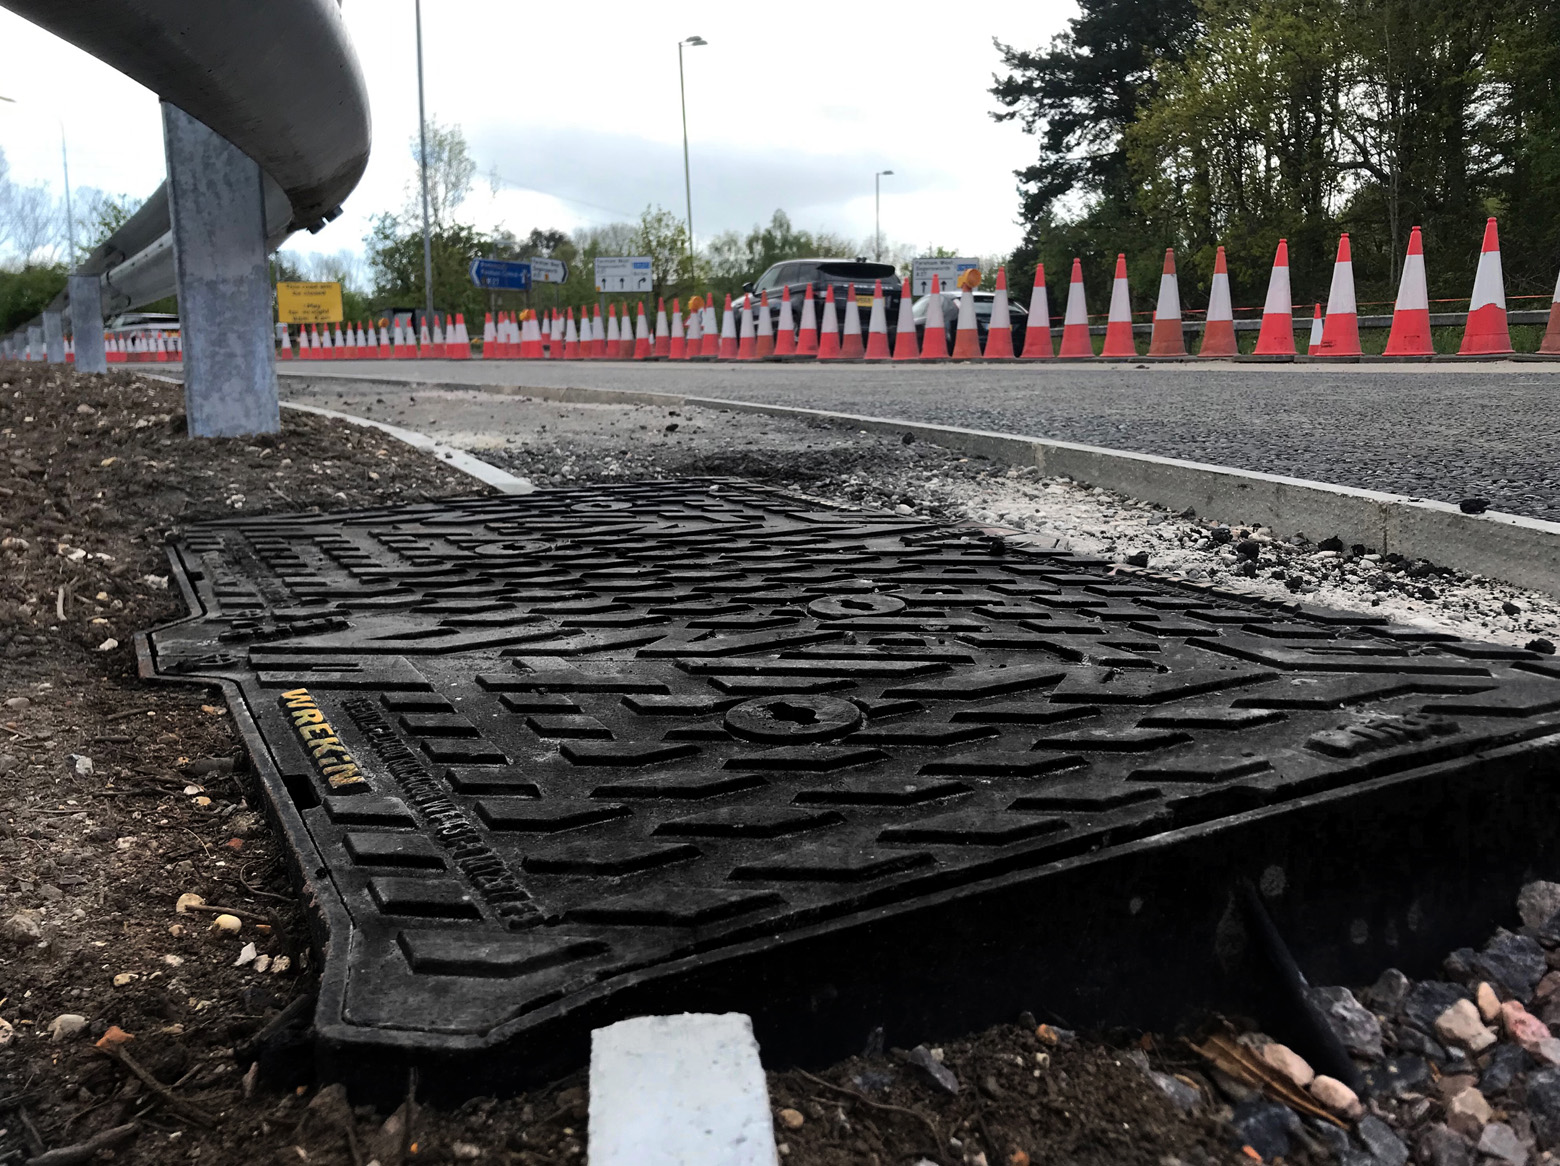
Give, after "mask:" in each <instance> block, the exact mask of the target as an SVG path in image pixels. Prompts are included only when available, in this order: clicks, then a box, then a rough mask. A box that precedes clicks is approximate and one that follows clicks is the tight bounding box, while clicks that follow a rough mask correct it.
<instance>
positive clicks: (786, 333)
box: [774, 288, 796, 357]
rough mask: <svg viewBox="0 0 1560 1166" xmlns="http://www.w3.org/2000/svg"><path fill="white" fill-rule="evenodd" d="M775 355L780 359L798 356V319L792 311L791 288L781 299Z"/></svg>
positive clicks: (776, 324) (776, 326) (776, 328)
mask: <svg viewBox="0 0 1560 1166" xmlns="http://www.w3.org/2000/svg"><path fill="white" fill-rule="evenodd" d="M774 355H776V356H780V357H792V356H795V355H796V317H795V315H794V314H793V313H792V311H791V290H790V289H789V288H787V289H785V294H784V295H782V296H781V297H780V319H779V320H778V321H776V323H775V351H774Z"/></svg>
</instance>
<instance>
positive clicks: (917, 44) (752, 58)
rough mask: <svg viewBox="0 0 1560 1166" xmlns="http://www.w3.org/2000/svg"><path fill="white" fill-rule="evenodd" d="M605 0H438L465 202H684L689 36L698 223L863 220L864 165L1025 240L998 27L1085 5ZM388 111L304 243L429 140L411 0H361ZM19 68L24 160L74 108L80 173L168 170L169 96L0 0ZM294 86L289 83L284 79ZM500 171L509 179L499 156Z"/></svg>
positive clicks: (935, 219) (960, 218) (918, 231)
mask: <svg viewBox="0 0 1560 1166" xmlns="http://www.w3.org/2000/svg"><path fill="white" fill-rule="evenodd" d="M674 9H677V10H679V11H681V10H683V9H684V6H673V5H664V4H620V3H611V2H601V0H597V2H596V3H591V4H585V5H579V6H573V7H564V6H558V5H553V6H535V7H533V6H529V5H526V6H521V5H516V4H513V3H505V2H500V0H429V2H428V3H427V4H425V5H424V6H423V53H424V65H425V71H426V83H427V102H428V113H429V116H430V117H436V118H438V119H439V120H441V121H444V122H454V123H458V124H459V125H460V126H461V127H462V128H463V129H464V130H465V133H466V136H467V139H468V141H469V142H470V146H471V152H472V154H473V156H474V157H475V159H476V162H477V167H478V179H477V183H476V187H475V189H474V190H473V192H472V196H471V198H470V200H469V202H468V204H467V207H466V208H465V211H466V216H467V217H469V218H470V219H472V220H474V221H475V222H476V223H477V224H478V225H479V226H481V227H484V228H486V227H492V226H495V225H498V224H503V225H505V226H507V227H509V228H510V229H511V230H513V231H515V232H516V233H517V234H524V233H525V232H527V231H529V230H530V229H531V228H532V227H559V228H562V229H565V230H572V229H574V228H576V227H580V226H584V225H589V224H595V223H604V222H611V221H615V220H622V219H628V218H633V217H636V216H637V215H638V213H639V211H641V210H642V209H643V208H644V207H645V206H646V205H647V204H660V205H662V206H665V207H668V208H670V209H672V210H674V211H675V212H677V213H678V214H679V215H681V214H682V213H683V209H684V198H683V183H682V177H683V175H682V156H681V155H682V150H681V144H682V135H681V123H680V120H679V112H678V93H677V48H676V44H677V41H678V40H679V39H680V38H682V37H686V36H691V35H695V34H697V35H699V36H702V37H704V38H705V40H707V41H708V42H709V44H708V46H707V47H703V48H690V49H685V50H684V52H685V54H686V58H685V60H686V67H687V84H688V134H689V141H690V149H691V152H692V170H693V221H694V228H695V232H696V234H697V235H698V236H699V237H700V238H703V237H707V236H708V235H709V234H710V233H713V232H716V231H722V230H726V229H728V228H737V229H739V230H745V229H747V228H749V227H751V226H752V225H753V224H754V223H756V222H760V221H767V220H768V219H769V216H770V214H771V213H772V212H773V211H774V210H775V208H776V207H783V208H784V209H785V210H786V211H788V212H789V213H790V215H791V217H792V219H793V221H794V222H795V223H796V224H797V225H798V226H801V227H807V228H812V229H829V230H833V231H837V232H841V233H844V234H847V235H850V236H853V237H860V238H862V239H866V238H868V237H870V235H871V233H872V215H873V199H872V175H873V171H875V170H893V171H894V175H893V176H892V177H886V178H884V179H883V180H882V184H883V204H882V214H883V233H884V236H885V237H886V238H887V239H888V240H890V241H897V242H903V243H910V244H914V245H920V246H924V245H927V244H936V245H941V246H944V247H953V248H957V249H958V250H959V251H961V252H962V253H965V254H982V253H992V252H999V251H1005V250H1008V249H1010V248H1011V247H1012V246H1013V245H1014V244H1015V243H1016V242H1017V241H1018V236H1019V232H1018V228H1017V227H1016V226H1015V224H1014V221H1013V220H1014V217H1015V215H1016V211H1017V196H1016V194H1015V192H1014V179H1013V175H1012V171H1013V170H1014V169H1015V168H1017V167H1019V166H1022V165H1025V164H1027V163H1028V162H1029V161H1030V160H1031V159H1032V157H1033V155H1034V145H1033V140H1032V139H1030V138H1029V137H1028V136H1026V135H1025V134H1023V133H1022V132H1021V131H1020V130H1019V129H1018V127H1017V125H1016V123H1012V122H1008V123H1002V124H998V123H996V122H994V121H992V120H991V118H990V117H989V116H988V113H989V111H990V110H992V109H993V108H994V107H995V102H994V100H993V99H992V97H991V95H990V94H989V93H988V92H987V90H988V89H989V88H990V85H991V76H992V73H993V72H995V71H996V70H997V69H998V67H999V60H998V57H997V52H996V50H995V48H993V46H992V38H993V37H997V38H999V39H1001V40H1003V41H1006V42H1010V43H1014V44H1018V45H1022V46H1026V47H1035V46H1038V45H1040V44H1042V43H1044V42H1045V41H1047V40H1048V39H1049V38H1050V37H1051V36H1052V35H1054V34H1055V33H1056V32H1058V31H1060V30H1061V28H1062V27H1063V25H1064V24H1065V22H1066V20H1067V19H1068V18H1069V17H1070V16H1072V15H1074V14H1075V13H1076V6H1075V4H1074V3H1073V2H1072V0H1042V2H1040V3H1030V4H1011V3H1009V4H1003V3H995V4H981V5H978V6H977V7H976V8H975V9H965V8H963V7H962V5H957V4H955V5H938V6H936V7H933V6H930V5H923V4H894V3H890V4H887V5H883V4H852V5H847V6H846V7H845V8H843V9H837V8H834V7H833V6H832V5H824V6H822V7H820V8H817V9H806V8H804V9H797V8H795V7H785V6H781V7H779V8H776V7H773V6H769V5H753V4H698V5H689V6H686V11H687V12H689V13H693V15H672V12H673V11H674ZM344 13H345V17H346V21H347V25H348V29H349V31H350V34H351V37H352V40H353V43H354V45H355V46H356V48H357V52H358V56H359V58H360V60H361V61H362V64H363V72H364V75H365V76H366V78H367V81H368V90H369V98H370V103H371V107H372V112H373V132H374V147H373V154H372V156H371V158H370V161H369V165H368V171H367V174H366V175H365V176H364V179H363V181H362V183H361V184H360V185H359V186H358V188H357V190H356V192H355V193H354V194H353V195H352V197H351V198H350V199H348V201H347V203H346V207H345V209H344V212H343V214H342V216H341V218H339V219H338V220H336V221H335V222H334V223H331V224H330V225H329V226H327V227H326V228H325V229H324V230H322V231H321V232H320V233H319V234H317V235H315V236H312V237H311V236H308V235H302V236H297V237H295V238H294V239H293V240H292V241H291V242H290V243H289V244H288V247H289V248H290V249H293V250H299V251H315V250H317V251H323V252H333V251H336V250H340V249H344V248H345V249H351V250H354V251H359V250H361V248H362V240H363V236H364V234H365V233H366V231H367V223H368V220H369V218H370V217H371V216H372V215H373V214H375V213H377V212H378V211H380V210H383V209H395V208H398V207H400V205H401V204H402V201H403V198H404V192H405V189H406V186H407V183H408V182H409V181H410V180H411V178H412V177H413V174H414V171H415V163H414V161H413V155H412V153H411V150H410V148H409V145H408V141H409V139H410V138H411V137H412V136H413V135H415V133H416V131H417V84H416V81H417V74H416V45H415V39H414V25H413V19H412V3H411V0H381V2H379V3H370V2H369V0H345V5H344ZM0 45H4V46H5V58H6V67H5V70H4V72H3V74H0V94H3V95H5V96H8V97H12V98H16V99H17V100H18V102H19V103H18V104H15V105H11V104H5V103H0V148H3V149H4V151H5V155H6V158H7V160H8V161H9V163H10V166H11V178H12V180H13V181H17V182H22V183H33V182H38V181H48V182H50V183H51V184H52V185H53V187H54V189H55V191H56V192H58V190H59V189H60V149H59V133H60V127H59V124H58V121H57V120H56V119H59V120H62V121H63V123H64V128H65V132H66V135H67V137H68V139H69V142H70V167H71V172H70V173H71V184H72V186H73V187H77V186H96V187H100V188H103V189H105V190H107V191H109V192H111V193H119V192H123V193H128V194H133V195H136V196H138V197H139V196H144V195H146V194H148V193H150V192H151V190H152V189H153V188H155V187H156V185H157V183H158V182H159V181H160V180H161V178H162V175H163V154H162V138H161V122H160V119H159V117H158V112H157V102H156V98H155V96H154V95H152V94H151V93H150V92H148V91H147V90H145V89H142V88H141V87H140V86H138V85H136V84H134V83H133V82H131V81H129V80H127V79H126V78H124V77H123V76H121V75H120V74H118V73H116V72H115V71H114V70H112V69H110V68H109V67H108V66H106V65H103V64H100V63H98V62H97V61H96V60H94V59H93V58H91V57H89V56H87V55H86V54H84V53H82V52H80V51H78V50H77V49H75V48H73V47H71V46H70V45H68V44H66V43H65V42H63V41H60V40H58V39H56V38H55V37H53V36H51V35H49V34H48V33H46V32H43V31H41V30H40V29H37V28H35V27H34V26H32V25H30V24H28V23H27V22H25V21H23V20H22V19H21V18H20V17H18V16H15V15H13V14H12V13H10V12H8V11H4V10H0ZM277 99H278V101H284V100H285V99H286V97H285V95H283V94H278V97H277ZM492 173H496V175H497V176H498V177H499V180H500V185H499V187H498V189H497V191H496V193H495V192H494V191H493V189H492V186H491V185H490V181H489V175H490V174H492Z"/></svg>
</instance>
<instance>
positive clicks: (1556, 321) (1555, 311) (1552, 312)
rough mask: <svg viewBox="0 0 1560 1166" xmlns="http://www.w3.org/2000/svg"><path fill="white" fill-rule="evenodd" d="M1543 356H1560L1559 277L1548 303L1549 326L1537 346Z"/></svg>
mask: <svg viewBox="0 0 1560 1166" xmlns="http://www.w3.org/2000/svg"><path fill="white" fill-rule="evenodd" d="M1538 350H1539V352H1541V353H1543V354H1544V355H1545V356H1560V279H1556V280H1555V298H1554V300H1553V302H1551V303H1550V305H1549V327H1548V328H1546V329H1545V330H1544V339H1543V342H1542V343H1540V344H1539V346H1538Z"/></svg>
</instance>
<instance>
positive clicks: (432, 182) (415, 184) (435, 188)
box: [402, 119, 477, 230]
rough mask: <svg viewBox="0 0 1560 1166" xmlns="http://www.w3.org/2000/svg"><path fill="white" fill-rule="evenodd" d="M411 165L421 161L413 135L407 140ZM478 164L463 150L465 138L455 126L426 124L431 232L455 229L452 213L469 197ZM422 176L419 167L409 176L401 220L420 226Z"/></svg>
mask: <svg viewBox="0 0 1560 1166" xmlns="http://www.w3.org/2000/svg"><path fill="white" fill-rule="evenodd" d="M409 141H410V144H411V150H412V161H413V162H420V160H421V158H422V141H421V139H420V137H419V136H418V135H416V134H413V135H412V136H411V138H410V139H409ZM476 174H477V164H476V162H474V161H473V160H472V158H471V151H470V150H469V149H467V146H466V135H465V134H464V133H463V132H462V131H461V128H460V126H458V125H444V124H443V123H442V122H440V121H438V120H437V119H429V121H428V223H429V226H430V227H431V228H433V229H434V230H444V229H446V228H448V227H451V226H455V225H456V224H455V212H456V210H457V209H459V207H460V204H461V203H463V202H465V201H466V196H467V195H468V194H470V193H471V182H472V179H473V178H475V177H476ZM422 198H423V191H422V172H421V167H420V166H419V169H418V170H417V171H415V172H414V173H413V174H412V180H411V182H410V183H409V184H408V185H407V190H406V206H405V209H404V210H403V211H402V217H403V218H406V219H409V220H413V221H416V222H418V223H420V222H422Z"/></svg>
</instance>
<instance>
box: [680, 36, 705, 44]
mask: <svg viewBox="0 0 1560 1166" xmlns="http://www.w3.org/2000/svg"><path fill="white" fill-rule="evenodd" d="M709 43H710V42H709V41H707V40H705V39H704V38H703V37H702V36H690V37H687V38H685V39H684V40H683V44H685V45H688V46H690V47H692V46H696V45H707V44H709Z"/></svg>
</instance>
